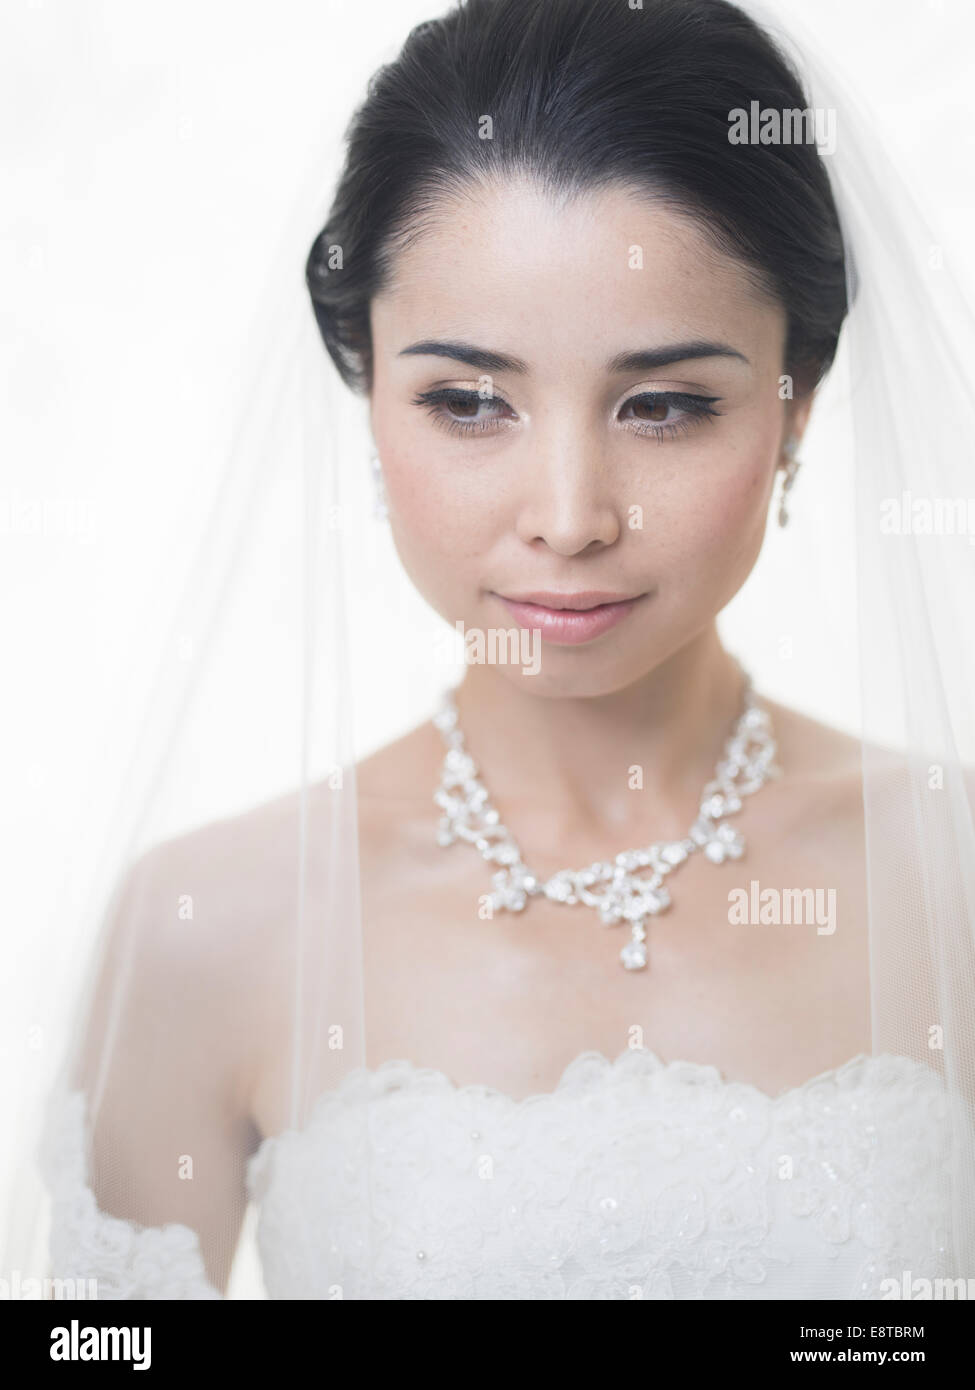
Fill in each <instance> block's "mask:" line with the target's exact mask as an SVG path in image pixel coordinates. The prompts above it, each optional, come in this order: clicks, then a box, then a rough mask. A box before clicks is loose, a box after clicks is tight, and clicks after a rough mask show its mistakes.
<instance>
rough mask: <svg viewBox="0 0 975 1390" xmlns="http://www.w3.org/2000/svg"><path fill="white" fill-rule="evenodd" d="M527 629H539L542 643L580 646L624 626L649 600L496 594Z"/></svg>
mask: <svg viewBox="0 0 975 1390" xmlns="http://www.w3.org/2000/svg"><path fill="white" fill-rule="evenodd" d="M495 597H496V598H499V599H500V600H501V602H502V603H503V604H504V605H505V607H506V608H507V609H508V611H509V613H511V614H512V616H513V617H514V619H515V621H516V622H517V623H520V625H521V626H522V627H525V628H537V629H538V631H539V632H541V634H542V640H543V641H545V642H553V643H555V644H556V645H557V646H563V647H572V646H579V645H581V644H582V643H583V642H591V641H592V640H593V638H595V637H601V636H602V634H603V633H604V632H609V630H610V629H611V628H614V627H616V625H617V624H618V623H621V622H622V621H623V620H624V618H626V617H627V616H628V615H629V614H630V613H631V612H632V611H633V609H634V608H635V607H636V605H637V604H638V603H639V602H640V599H641V598H643V597H645V596H644V595H643V594H638V595H637V596H636V597H635V598H627V597H626V596H625V595H619V594H608V593H604V592H601V591H598V590H590V591H586V592H583V593H574V594H568V593H566V594H559V593H541V592H539V593H531V594H519V595H517V596H509V595H507V594H495Z"/></svg>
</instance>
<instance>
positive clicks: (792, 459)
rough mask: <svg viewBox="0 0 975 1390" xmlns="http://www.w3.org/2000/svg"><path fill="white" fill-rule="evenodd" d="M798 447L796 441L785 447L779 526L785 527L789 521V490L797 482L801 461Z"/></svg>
mask: <svg viewBox="0 0 975 1390" xmlns="http://www.w3.org/2000/svg"><path fill="white" fill-rule="evenodd" d="M797 447H798V445H797V442H796V440H795V439H789V440H788V441H787V442H786V446H785V458H786V464H785V468H784V470H783V478H782V491H781V492H780V493H779V525H780V526H785V525H786V523H787V522H788V520H789V513H788V511H787V510H786V505H785V499H786V496H787V495H788V492H789V489H790V488H791V487H792V484H793V483H794V482H795V480H796V474H797V473H798V472H799V460H798V459H797V458H796V449H797Z"/></svg>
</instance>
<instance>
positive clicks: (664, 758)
mask: <svg viewBox="0 0 975 1390" xmlns="http://www.w3.org/2000/svg"><path fill="white" fill-rule="evenodd" d="M742 696H743V691H742V677H741V673H740V671H739V669H738V666H737V664H736V662H735V661H734V659H733V658H732V657H731V656H729V654H728V653H727V652H726V651H725V650H724V648H723V647H722V645H721V642H720V639H719V637H718V634H717V629H716V628H715V627H714V626H713V625H712V626H711V627H710V628H709V629H707V630H706V631H705V632H704V633H702V634H701V635H700V636H699V637H698V638H695V639H694V640H693V641H692V642H691V643H689V644H688V645H687V646H685V647H683V648H682V649H681V650H680V651H679V652H676V653H675V654H674V655H673V656H671V657H669V658H668V659H667V660H666V661H665V662H663V663H661V664H660V665H659V666H657V667H656V668H655V669H654V670H653V671H651V672H649V673H648V674H647V675H646V676H644V677H642V678H641V679H640V680H639V681H637V682H635V683H634V684H633V685H630V686H628V687H626V688H625V689H623V690H619V691H614V692H613V693H612V694H609V695H600V696H595V697H585V698H580V697H544V696H539V695H536V694H534V693H533V691H532V689H531V681H530V680H528V679H526V680H524V681H523V682H515V681H512V680H510V678H509V677H508V676H506V675H505V673H504V672H502V671H500V670H499V669H498V668H497V667H496V666H486V665H485V666H472V667H470V668H468V671H467V673H466V675H465V678H464V681H463V683H462V685H461V687H460V689H459V691H458V692H457V711H458V716H459V721H460V727H461V729H462V730H463V733H464V737H465V739H466V742H467V748H468V751H469V752H470V753H471V755H472V757H473V758H474V760H475V761H476V762H477V764H478V765H479V768H480V771H481V776H482V779H483V781H484V782H485V784H486V786H487V788H488V791H489V794H490V796H491V799H492V801H493V802H494V804H495V805H497V806H498V808H499V810H500V812H501V815H502V819H504V820H505V823H506V824H507V825H508V828H509V830H511V832H512V834H514V836H515V838H516V839H521V836H520V834H519V824H518V817H519V816H523V817H524V818H525V821H523V823H525V822H530V824H531V825H532V826H533V827H534V828H535V831H536V833H537V834H538V835H539V836H541V837H542V842H543V843H544V836H545V835H546V834H553V835H555V836H557V837H558V838H559V840H560V841H565V842H566V843H570V842H571V843H573V844H574V843H575V842H577V841H578V842H579V843H580V844H581V843H583V842H586V843H588V842H589V841H590V840H593V841H597V842H598V844H605V845H607V846H610V847H611V846H612V845H615V849H616V850H618V849H622V848H626V847H627V846H628V845H629V844H630V842H631V841H632V843H633V844H639V843H643V842H644V841H649V840H652V839H655V838H660V837H662V836H667V837H674V838H676V837H679V836H682V835H684V834H686V833H687V829H688V826H689V825H690V823H691V821H692V820H693V819H694V816H695V815H696V812H697V807H698V803H699V801H700V796H701V790H702V788H703V786H704V784H705V783H706V782H707V781H709V780H710V779H711V776H712V775H713V769H714V765H715V763H716V762H717V760H718V758H719V756H720V754H721V751H722V749H723V747H724V742H725V739H726V738H727V737H728V735H729V734H730V732H731V729H732V726H733V725H734V722H735V720H736V719H737V717H738V715H739V714H740V712H741V708H742ZM635 769H639V772H638V774H636V773H635V772H634V770H635ZM634 792H636V793H637V794H636V795H634ZM508 811H510V819H509V816H508V814H507V812H508ZM526 840H527V836H526ZM622 841H626V843H625V844H624V843H622ZM594 847H596V848H598V845H595V846H594ZM525 848H526V849H527V844H526V846H525ZM614 852H615V851H614Z"/></svg>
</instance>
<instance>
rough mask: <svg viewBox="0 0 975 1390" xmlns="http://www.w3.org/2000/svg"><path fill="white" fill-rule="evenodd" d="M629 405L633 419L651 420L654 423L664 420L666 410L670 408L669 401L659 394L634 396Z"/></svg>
mask: <svg viewBox="0 0 975 1390" xmlns="http://www.w3.org/2000/svg"><path fill="white" fill-rule="evenodd" d="M630 406H631V407H632V409H633V414H634V418H635V419H637V420H652V421H654V422H655V423H656V424H661V423H662V422H663V421H664V420H666V418H667V412H668V410H670V402H669V401H666V400H663V399H662V398H661V397H660V396H636V397H634V399H633V400H632V401H630Z"/></svg>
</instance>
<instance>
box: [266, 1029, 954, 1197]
mask: <svg viewBox="0 0 975 1390" xmlns="http://www.w3.org/2000/svg"><path fill="white" fill-rule="evenodd" d="M650 1073H656V1074H659V1075H660V1076H661V1078H662V1079H664V1080H666V1081H667V1082H668V1084H672V1083H675V1082H676V1083H678V1084H686V1085H688V1086H691V1087H707V1088H710V1089H711V1090H718V1091H722V1092H732V1091H733V1092H734V1093H735V1094H736V1095H738V1096H740V1097H741V1098H743V1099H744V1098H746V1097H747V1098H748V1099H750V1100H752V1101H753V1102H755V1103H756V1104H758V1105H759V1106H768V1107H770V1108H776V1107H780V1106H786V1105H789V1104H791V1103H794V1102H795V1101H796V1100H798V1099H799V1098H801V1097H802V1096H803V1095H804V1094H806V1093H807V1092H809V1091H810V1090H814V1089H815V1088H817V1087H822V1086H829V1085H836V1086H844V1085H849V1084H859V1083H860V1082H862V1081H863V1080H864V1079H865V1078H866V1076H867V1075H870V1076H873V1074H874V1073H877V1074H879V1075H880V1076H886V1077H887V1078H888V1079H890V1080H894V1079H897V1080H900V1081H903V1080H904V1079H905V1078H908V1077H911V1078H913V1079H918V1077H919V1073H927V1076H928V1078H929V1080H930V1081H931V1082H933V1083H938V1084H940V1078H939V1077H938V1075H937V1073H936V1072H935V1071H934V1070H933V1069H932V1068H931V1067H928V1066H926V1065H925V1064H924V1063H923V1062H918V1061H916V1060H914V1059H913V1058H910V1057H905V1056H901V1055H898V1054H896V1053H889V1052H883V1053H868V1052H858V1053H856V1054H855V1055H854V1056H853V1057H850V1058H848V1059H847V1061H845V1062H841V1063H839V1064H838V1065H837V1066H835V1067H827V1068H826V1070H825V1071H821V1072H817V1073H816V1074H815V1075H814V1076H810V1077H808V1078H807V1079H806V1080H805V1081H800V1082H798V1083H797V1084H796V1085H793V1086H786V1087H784V1088H783V1089H782V1090H781V1091H779V1092H777V1093H776V1094H774V1095H773V1094H771V1093H770V1092H768V1091H763V1090H762V1089H761V1087H760V1086H757V1085H755V1083H754V1082H750V1081H736V1080H734V1079H731V1078H729V1077H727V1076H725V1075H724V1073H723V1072H721V1070H720V1069H719V1068H718V1067H716V1066H714V1065H712V1064H711V1063H707V1062H690V1061H686V1060H683V1059H675V1060H673V1061H669V1062H666V1061H664V1060H663V1058H661V1057H660V1056H659V1055H658V1054H657V1053H656V1052H654V1051H653V1050H652V1049H651V1048H645V1047H639V1048H632V1047H626V1048H624V1049H623V1050H622V1052H619V1053H618V1054H617V1055H616V1056H615V1057H609V1056H607V1055H606V1053H604V1052H600V1051H598V1050H596V1049H586V1050H584V1051H582V1052H580V1053H578V1054H577V1055H576V1056H575V1057H574V1058H573V1059H572V1060H571V1061H570V1062H569V1063H568V1064H567V1065H566V1066H565V1068H564V1069H563V1071H562V1073H561V1075H560V1076H559V1079H558V1080H557V1081H556V1083H555V1085H554V1086H553V1087H552V1088H551V1089H549V1090H545V1091H537V1092H532V1093H531V1094H529V1095H527V1096H520V1097H518V1096H512V1095H510V1094H509V1093H508V1092H506V1091H503V1090H501V1089H500V1088H498V1087H495V1086H490V1085H486V1084H484V1083H481V1082H476V1081H472V1082H465V1083H463V1084H458V1083H457V1082H456V1081H454V1080H453V1079H452V1078H451V1077H450V1076H449V1075H448V1074H447V1073H446V1072H445V1071H441V1070H440V1069H438V1068H436V1067H424V1066H420V1065H418V1064H417V1063H415V1062H412V1061H410V1060H409V1059H408V1058H391V1059H389V1060H387V1061H384V1062H381V1063H379V1064H378V1065H377V1066H375V1067H369V1066H359V1067H354V1068H353V1069H352V1070H351V1071H350V1072H348V1073H347V1075H346V1076H344V1077H343V1078H342V1080H341V1081H340V1082H339V1084H338V1086H335V1087H332V1088H330V1089H328V1090H326V1091H323V1092H322V1093H321V1094H320V1095H319V1096H318V1098H317V1099H316V1100H315V1101H314V1102H313V1104H312V1107H311V1110H310V1112H309V1116H308V1120H307V1121H306V1123H305V1125H304V1126H302V1127H301V1128H296V1127H294V1126H288V1127H286V1128H285V1129H282V1130H279V1131H278V1132H277V1133H276V1134H269V1135H265V1136H264V1137H263V1138H262V1139H261V1141H260V1143H259V1144H258V1146H257V1148H256V1149H255V1150H254V1152H253V1154H252V1155H251V1156H250V1158H249V1160H248V1164H247V1171H248V1181H249V1183H250V1178H251V1175H252V1172H253V1170H256V1169H257V1168H258V1166H260V1165H262V1164H263V1163H264V1161H265V1160H266V1158H267V1156H268V1154H269V1152H270V1151H271V1150H272V1149H274V1148H275V1147H276V1146H277V1145H278V1144H280V1143H283V1142H289V1143H293V1142H294V1141H295V1140H296V1139H300V1138H301V1137H302V1136H303V1135H304V1134H306V1133H307V1132H308V1131H309V1130H310V1129H311V1128H312V1127H313V1126H314V1124H315V1122H316V1120H318V1119H319V1118H320V1117H321V1115H322V1113H323V1112H324V1111H326V1110H328V1109H332V1108H334V1107H335V1106H336V1105H340V1106H343V1105H352V1106H356V1105H361V1104H364V1103H369V1102H373V1101H377V1100H380V1099H381V1098H382V1097H383V1096H385V1095H388V1094H390V1093H400V1094H401V1093H402V1092H403V1091H404V1090H413V1091H417V1092H422V1091H426V1092H430V1091H434V1092H437V1093H439V1094H441V1095H451V1096H455V1097H457V1098H458V1099H459V1100H460V1099H463V1098H465V1097H469V1098H474V1099H478V1100H483V1101H487V1102H490V1103H492V1104H494V1105H497V1106H498V1107H499V1108H501V1109H503V1110H505V1111H507V1112H509V1113H513V1112H517V1111H521V1110H524V1109H527V1108H529V1107H536V1106H539V1105H545V1104H547V1103H552V1102H555V1101H561V1100H564V1099H565V1097H566V1093H567V1092H572V1091H573V1090H577V1091H579V1092H580V1093H584V1092H590V1091H591V1090H592V1089H593V1087H594V1086H596V1085H598V1084H600V1083H602V1082H607V1081H613V1080H617V1079H620V1077H622V1076H624V1075H627V1074H628V1075H634V1074H639V1075H641V1076H646V1075H647V1074H650Z"/></svg>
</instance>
